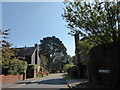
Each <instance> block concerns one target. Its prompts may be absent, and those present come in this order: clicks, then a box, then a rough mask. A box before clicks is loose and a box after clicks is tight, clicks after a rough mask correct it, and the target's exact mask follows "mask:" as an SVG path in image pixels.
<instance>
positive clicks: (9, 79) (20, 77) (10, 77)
mask: <svg viewBox="0 0 120 90" xmlns="http://www.w3.org/2000/svg"><path fill="white" fill-rule="evenodd" d="M0 78H2V80H0V83H8V82H15V81H19V80H23V79H24V77H23V74H21V75H20V74H19V75H7V76H4V75H0Z"/></svg>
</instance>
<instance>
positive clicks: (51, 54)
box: [40, 36, 67, 70]
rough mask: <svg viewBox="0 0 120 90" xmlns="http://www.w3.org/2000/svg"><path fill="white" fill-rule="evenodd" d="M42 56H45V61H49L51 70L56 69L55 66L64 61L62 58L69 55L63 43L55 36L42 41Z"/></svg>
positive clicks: (48, 65)
mask: <svg viewBox="0 0 120 90" xmlns="http://www.w3.org/2000/svg"><path fill="white" fill-rule="evenodd" d="M40 54H42V55H44V56H45V57H43V59H44V60H43V61H45V58H46V59H47V67H48V69H49V70H50V69H54V65H56V64H57V63H59V62H62V60H63V59H60V58H61V57H63V56H65V55H67V53H66V47H65V46H64V44H63V43H62V41H60V40H59V39H58V38H56V37H55V36H52V37H46V38H43V40H40ZM45 62H46V61H45ZM59 64H60V63H59ZM60 65H61V64H60Z"/></svg>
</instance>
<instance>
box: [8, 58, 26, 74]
mask: <svg viewBox="0 0 120 90" xmlns="http://www.w3.org/2000/svg"><path fill="white" fill-rule="evenodd" d="M26 69H27V62H26V61H21V60H19V59H17V58H14V59H12V60H11V63H10V68H9V70H8V74H13V75H17V74H23V73H25V72H26Z"/></svg>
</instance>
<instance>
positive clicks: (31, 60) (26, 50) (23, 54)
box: [15, 44, 40, 77]
mask: <svg viewBox="0 0 120 90" xmlns="http://www.w3.org/2000/svg"><path fill="white" fill-rule="evenodd" d="M15 57H17V58H18V59H20V60H24V61H27V63H28V64H29V65H33V64H36V65H37V69H36V70H34V71H33V72H34V75H33V77H35V76H36V73H37V72H38V71H39V70H40V56H39V45H38V44H35V45H34V47H26V46H25V47H22V48H15ZM28 72H29V70H28ZM28 72H26V74H28ZM29 73H30V72H29Z"/></svg>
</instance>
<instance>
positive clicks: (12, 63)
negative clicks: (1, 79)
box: [0, 30, 27, 75]
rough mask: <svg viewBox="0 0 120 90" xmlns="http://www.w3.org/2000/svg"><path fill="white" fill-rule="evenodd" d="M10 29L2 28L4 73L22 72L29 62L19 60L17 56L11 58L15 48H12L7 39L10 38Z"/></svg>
mask: <svg viewBox="0 0 120 90" xmlns="http://www.w3.org/2000/svg"><path fill="white" fill-rule="evenodd" d="M9 31H10V30H0V34H1V35H2V38H3V40H1V41H0V45H1V46H0V48H1V51H2V61H1V62H2V65H1V67H2V74H5V75H8V74H14V75H16V74H22V73H24V72H25V71H26V69H27V62H25V61H21V60H18V59H17V58H13V59H12V58H11V57H12V56H14V49H12V48H10V47H11V45H12V44H11V43H9V42H8V41H7V40H6V39H7V38H9V37H8V35H9V34H10V33H9Z"/></svg>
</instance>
